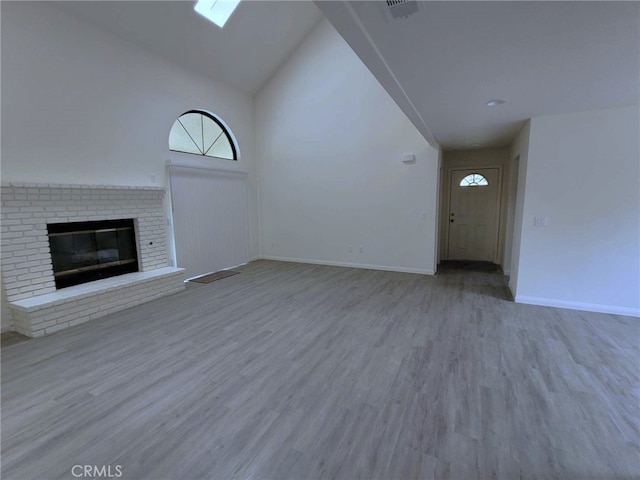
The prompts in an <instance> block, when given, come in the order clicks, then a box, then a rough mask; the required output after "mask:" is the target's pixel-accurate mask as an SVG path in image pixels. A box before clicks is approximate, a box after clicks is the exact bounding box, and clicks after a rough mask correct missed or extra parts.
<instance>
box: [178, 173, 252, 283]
mask: <svg viewBox="0 0 640 480" xmlns="http://www.w3.org/2000/svg"><path fill="white" fill-rule="evenodd" d="M169 178H170V182H171V204H172V211H173V231H174V240H175V250H176V260H177V265H178V266H179V267H182V268H185V269H186V272H185V277H186V278H191V277H194V276H198V275H203V274H206V273H210V272H216V271H218V270H222V269H224V268H229V267H233V266H235V265H239V264H242V263H246V262H248V261H249V259H250V256H249V228H248V207H247V174H246V173H245V172H241V171H229V170H214V169H206V168H201V167H188V166H178V165H169Z"/></svg>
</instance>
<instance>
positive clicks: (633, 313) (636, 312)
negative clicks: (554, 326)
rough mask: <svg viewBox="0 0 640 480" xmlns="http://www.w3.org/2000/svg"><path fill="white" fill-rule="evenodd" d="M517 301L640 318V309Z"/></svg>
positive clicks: (547, 300)
mask: <svg viewBox="0 0 640 480" xmlns="http://www.w3.org/2000/svg"><path fill="white" fill-rule="evenodd" d="M515 301H516V303H526V304H529V305H541V306H543V307H557V308H568V309H570V310H583V311H586V312H598V313H612V314H614V315H625V316H627V317H640V309H638V308H629V307H617V306H615V305H600V304H597V303H584V302H571V301H567V300H556V299H554V298H540V297H529V296H526V295H516V300H515Z"/></svg>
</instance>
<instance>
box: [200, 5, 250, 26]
mask: <svg viewBox="0 0 640 480" xmlns="http://www.w3.org/2000/svg"><path fill="white" fill-rule="evenodd" d="M239 3H240V0H198V3H196V6H195V7H193V9H194V10H195V11H196V12H198V13H199V14H200V15H202V16H203V17H205V18H206V19H208V20H211V21H212V22H213V23H215V24H216V25H218V26H219V27H220V28H222V27H224V24H225V23H227V20H229V17H230V16H231V14H232V13H233V11H234V10H235V9H236V7H237V6H238V4H239Z"/></svg>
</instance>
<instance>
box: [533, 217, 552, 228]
mask: <svg viewBox="0 0 640 480" xmlns="http://www.w3.org/2000/svg"><path fill="white" fill-rule="evenodd" d="M548 224H549V218H548V217H533V226H534V227H546V226H547V225H548Z"/></svg>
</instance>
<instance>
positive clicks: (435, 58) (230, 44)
mask: <svg viewBox="0 0 640 480" xmlns="http://www.w3.org/2000/svg"><path fill="white" fill-rule="evenodd" d="M53 3H55V4H56V5H58V6H59V7H60V8H62V9H64V10H65V11H67V12H69V13H71V14H73V15H76V16H79V17H81V18H84V19H85V20H88V21H89V22H92V23H94V24H96V25H98V26H100V27H101V28H104V29H107V30H109V31H111V32H113V33H115V34H116V35H118V36H120V37H122V38H125V39H127V40H130V41H132V42H134V43H136V44H138V45H141V46H143V47H144V48H147V49H148V50H151V51H153V52H155V53H157V54H159V55H161V56H163V57H165V58H167V59H169V60H171V61H174V62H176V63H178V64H180V65H182V66H183V67H185V68H188V69H191V70H193V71H196V72H198V73H200V74H203V75H206V76H208V77H209V78H211V79H213V80H216V81H220V82H224V83H227V84H231V85H234V86H235V87H237V88H238V89H240V90H242V91H244V92H245V93H248V94H250V95H252V94H255V93H256V92H257V91H259V89H260V88H261V87H262V86H263V85H264V84H265V83H266V82H267V81H268V80H269V79H270V78H271V76H272V75H273V74H274V73H275V72H276V71H277V69H278V68H279V67H280V66H281V65H282V64H283V63H284V61H285V60H286V59H287V58H288V56H289V55H290V54H291V53H292V52H293V50H295V48H296V47H297V46H298V45H299V44H300V43H301V42H302V41H303V40H304V39H305V38H306V36H307V35H308V34H309V33H310V31H311V30H312V29H313V27H314V26H315V25H316V24H317V23H318V22H319V21H320V19H321V18H322V16H323V14H324V16H326V17H327V18H328V20H329V21H330V22H331V23H332V24H333V26H334V27H335V28H336V30H337V31H338V32H339V33H340V34H341V35H342V36H343V38H344V39H345V40H346V41H347V42H348V43H349V44H350V45H351V47H352V48H353V50H354V51H355V52H356V54H357V55H358V56H359V57H360V59H361V60H362V61H363V62H364V63H365V65H367V67H368V68H369V69H370V70H371V72H372V73H373V74H374V75H375V76H376V78H377V79H378V81H379V82H380V83H381V84H382V85H383V87H384V88H385V89H386V90H387V91H388V92H389V94H390V95H391V96H392V97H393V98H394V100H395V101H396V103H398V105H399V106H400V108H402V109H403V111H404V112H405V113H406V114H407V116H408V117H409V118H410V119H411V120H412V122H413V123H414V125H416V127H417V128H418V130H420V132H421V133H422V134H423V136H424V137H425V138H426V139H427V140H428V141H430V142H431V143H432V144H433V145H437V144H439V145H441V146H442V147H443V148H444V149H466V148H474V147H497V146H506V145H509V144H510V143H511V141H512V140H513V138H514V136H515V135H516V134H517V132H518V131H519V129H520V128H521V127H522V125H523V123H524V122H525V121H526V119H528V118H530V117H534V116H540V115H549V114H557V113H568V112H575V111H584V110H590V109H599V108H608V107H616V106H624V105H635V104H638V103H639V102H640V3H639V2H609V1H603V2H598V1H594V2H592V1H585V2H579V1H578V2H576V1H571V2H563V1H554V2H540V1H531V2H529V1H514V2H505V1H496V2H486V1H427V2H420V3H421V8H420V9H419V11H418V12H417V13H415V14H413V15H411V16H409V17H407V18H406V19H397V20H390V19H388V17H387V15H386V14H385V10H384V9H385V8H386V7H385V5H386V2H383V1H362V0H356V1H351V2H349V1H341V0H339V1H326V0H318V1H316V2H315V4H314V3H312V2H311V1H248V0H244V1H242V2H241V3H240V6H239V7H238V9H237V10H236V12H235V13H234V14H233V16H232V17H231V19H230V20H229V22H228V23H227V25H226V26H225V27H224V29H220V28H218V27H216V26H214V25H213V24H211V23H209V22H208V21H207V20H205V19H204V18H202V17H200V16H199V15H197V14H195V13H194V11H193V5H194V3H195V2H194V1H97V2H94V1H65V2H53ZM321 12H322V13H321ZM493 99H506V100H507V102H506V103H504V104H502V105H499V106H496V107H487V106H486V105H485V104H486V102H488V101H489V100H493Z"/></svg>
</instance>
